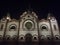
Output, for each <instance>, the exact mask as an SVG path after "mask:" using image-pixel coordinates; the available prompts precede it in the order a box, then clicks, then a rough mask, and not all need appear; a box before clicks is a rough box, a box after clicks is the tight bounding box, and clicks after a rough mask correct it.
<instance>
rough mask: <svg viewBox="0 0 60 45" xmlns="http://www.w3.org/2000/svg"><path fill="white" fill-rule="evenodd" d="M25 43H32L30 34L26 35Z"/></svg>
mask: <svg viewBox="0 0 60 45" xmlns="http://www.w3.org/2000/svg"><path fill="white" fill-rule="evenodd" d="M25 41H26V42H29V43H30V42H32V35H31V34H30V33H28V34H26V35H25Z"/></svg>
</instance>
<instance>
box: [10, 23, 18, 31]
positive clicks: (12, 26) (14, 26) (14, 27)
mask: <svg viewBox="0 0 60 45" xmlns="http://www.w3.org/2000/svg"><path fill="white" fill-rule="evenodd" d="M16 27H17V26H16V25H15V24H11V25H10V26H9V31H13V30H14V31H15V30H16Z"/></svg>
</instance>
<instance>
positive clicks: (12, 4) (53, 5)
mask: <svg viewBox="0 0 60 45" xmlns="http://www.w3.org/2000/svg"><path fill="white" fill-rule="evenodd" d="M27 10H31V11H34V12H36V14H37V15H38V17H39V19H42V18H46V17H47V14H48V13H52V14H53V15H54V16H55V17H56V19H57V20H58V23H60V20H59V19H60V1H55V0H54V1H46V0H45V1H44V0H42V1H41V0H30V1H29V0H13V1H11V0H10V1H9V0H7V1H3V0H2V1H1V0H0V18H2V17H3V16H6V14H7V13H8V12H9V13H10V14H11V17H12V18H16V19H19V18H20V17H19V16H20V15H21V14H22V13H23V12H24V11H27Z"/></svg>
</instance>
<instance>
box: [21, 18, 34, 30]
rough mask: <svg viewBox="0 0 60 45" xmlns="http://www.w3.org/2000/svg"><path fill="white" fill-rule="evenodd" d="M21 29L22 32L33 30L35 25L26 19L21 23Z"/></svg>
mask: <svg viewBox="0 0 60 45" xmlns="http://www.w3.org/2000/svg"><path fill="white" fill-rule="evenodd" d="M22 28H23V29H24V30H34V28H35V23H34V21H32V20H30V19H27V20H25V21H24V22H23V24H22Z"/></svg>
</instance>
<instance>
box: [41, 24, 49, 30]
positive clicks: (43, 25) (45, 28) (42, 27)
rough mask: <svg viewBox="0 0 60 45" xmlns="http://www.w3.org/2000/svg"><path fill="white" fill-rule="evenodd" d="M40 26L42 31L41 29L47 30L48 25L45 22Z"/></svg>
mask: <svg viewBox="0 0 60 45" xmlns="http://www.w3.org/2000/svg"><path fill="white" fill-rule="evenodd" d="M40 28H41V30H42V31H43V30H47V31H48V26H47V25H46V24H42V25H41V27H40Z"/></svg>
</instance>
